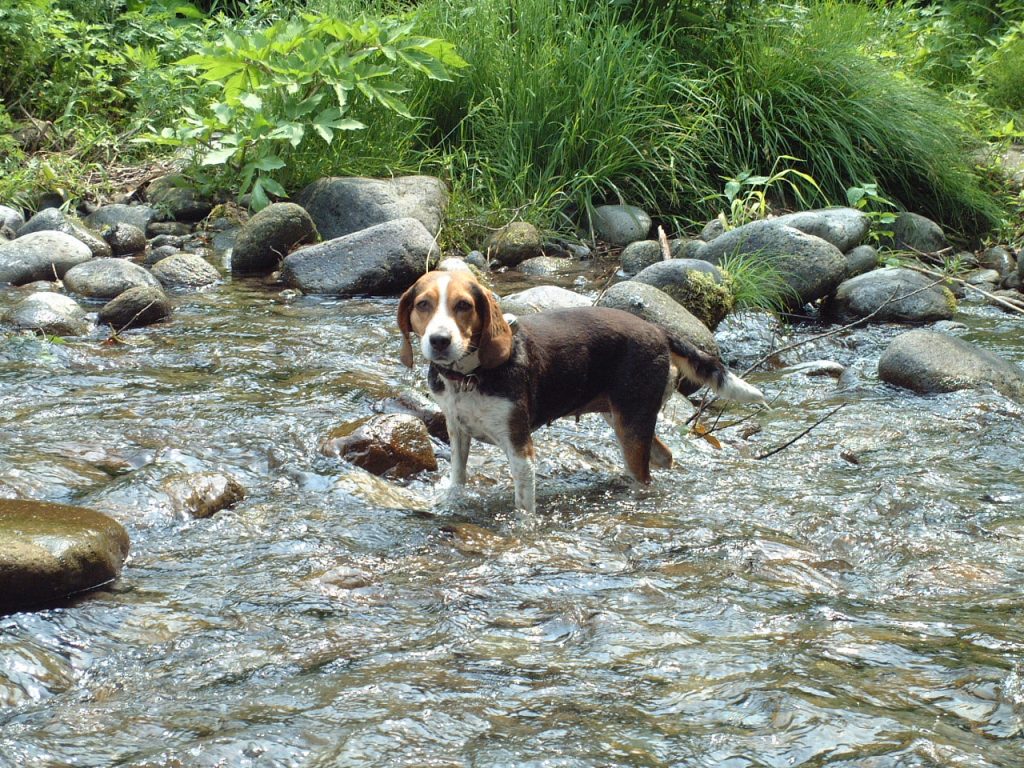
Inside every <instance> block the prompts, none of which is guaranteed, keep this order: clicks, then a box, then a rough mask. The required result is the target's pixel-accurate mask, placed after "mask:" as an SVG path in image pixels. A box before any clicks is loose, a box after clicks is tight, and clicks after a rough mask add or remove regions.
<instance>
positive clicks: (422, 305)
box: [416, 299, 430, 312]
mask: <svg viewBox="0 0 1024 768" xmlns="http://www.w3.org/2000/svg"><path fill="white" fill-rule="evenodd" d="M416 309H417V310H418V311H420V312H429V311H430V302H429V301H428V300H427V299H420V300H419V301H417V302H416Z"/></svg>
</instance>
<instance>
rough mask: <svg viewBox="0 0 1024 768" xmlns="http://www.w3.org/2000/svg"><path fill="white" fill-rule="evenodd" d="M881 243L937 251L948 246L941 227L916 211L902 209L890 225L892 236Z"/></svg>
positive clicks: (907, 248) (920, 250)
mask: <svg viewBox="0 0 1024 768" xmlns="http://www.w3.org/2000/svg"><path fill="white" fill-rule="evenodd" d="M882 244H883V245H885V246H888V247H889V248H894V249H896V250H910V251H917V252H920V253H937V252H938V251H943V250H945V249H947V248H949V241H948V240H946V235H945V233H944V232H943V231H942V227H940V226H939V225H938V224H936V223H935V222H934V221H932V220H931V219H929V218H926V217H924V216H921V215H920V214H917V213H910V212H909V211H903V212H902V213H900V214H899V215H898V216H897V217H896V221H894V222H893V225H892V236H891V237H887V238H885V239H884V240H883V241H882Z"/></svg>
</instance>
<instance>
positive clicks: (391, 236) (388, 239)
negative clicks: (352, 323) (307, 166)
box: [281, 218, 439, 296]
mask: <svg viewBox="0 0 1024 768" xmlns="http://www.w3.org/2000/svg"><path fill="white" fill-rule="evenodd" d="M438 255H439V252H438V249H437V245H436V244H435V242H434V238H433V236H432V235H431V234H430V233H429V232H428V231H427V230H426V229H425V228H424V227H423V225H422V224H421V223H420V222H419V221H418V220H416V219H411V218H410V219H398V220H396V221H389V222H387V223H385V224H378V225H377V226H375V227H370V228H369V229H364V230H362V231H360V232H356V233H355V234H352V235H347V236H346V237H339V238H337V239H336V240H328V241H327V242H325V243H318V244H316V245H312V246H309V247H307V248H302V249H300V250H298V251H295V252H294V253H291V254H290V255H289V256H288V257H287V258H286V259H285V260H284V264H283V265H282V267H281V277H282V279H283V280H284V282H285V283H286V284H287V285H289V286H291V287H293V288H298V289H299V290H301V291H303V292H304V293H319V294H331V295H339V296H351V295H356V294H371V295H388V294H395V293H400V292H402V291H404V290H405V289H406V288H408V287H409V286H410V285H412V284H413V282H415V280H416V278H417V277H419V276H420V275H421V274H423V270H424V265H426V264H427V263H429V262H430V261H433V260H435V259H436V258H437V257H438Z"/></svg>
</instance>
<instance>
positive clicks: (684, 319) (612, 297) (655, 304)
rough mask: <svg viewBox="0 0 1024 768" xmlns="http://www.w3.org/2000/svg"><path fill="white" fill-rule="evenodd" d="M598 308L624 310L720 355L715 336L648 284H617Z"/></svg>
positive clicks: (689, 390) (691, 388)
mask: <svg viewBox="0 0 1024 768" xmlns="http://www.w3.org/2000/svg"><path fill="white" fill-rule="evenodd" d="M597 305H598V306H600V307H613V308H615V309H621V310H624V311H626V312H629V313H631V314H634V315H636V316H637V317H642V318H643V319H644V320H647V321H648V322H650V323H654V324H655V325H660V326H661V327H662V328H664V329H665V330H666V331H668V332H669V333H671V334H673V335H674V336H678V337H679V338H681V339H684V340H686V341H689V342H690V343H691V344H693V345H694V346H695V347H697V348H698V349H701V350H703V351H704V352H707V353H708V354H711V355H715V356H716V357H717V356H718V354H719V352H718V344H717V343H715V337H714V335H712V333H711V331H709V330H708V329H707V326H705V325H704V324H703V323H702V322H701V321H700V320H698V319H697V318H696V317H694V316H693V315H692V314H690V313H689V312H688V311H687V310H686V308H685V307H684V306H683V305H682V304H680V303H679V302H677V301H676V300H675V299H673V298H672V297H671V296H669V295H668V294H667V293H665V292H664V291H661V290H659V289H658V288H655V287H654V286H653V285H648V284H647V283H638V282H637V281H635V280H624V281H623V282H621V283H616V284H615V285H613V286H612V287H611V288H609V289H608V290H607V291H605V292H604V295H603V296H601V298H600V300H598V302H597ZM697 389H699V387H696V386H686V385H685V384H684V386H683V387H681V388H680V391H682V392H683V393H684V394H690V393H692V392H696V391H697Z"/></svg>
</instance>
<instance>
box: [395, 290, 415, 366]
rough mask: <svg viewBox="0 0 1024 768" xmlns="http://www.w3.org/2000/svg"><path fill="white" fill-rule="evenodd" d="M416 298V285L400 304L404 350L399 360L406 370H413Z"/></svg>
mask: <svg viewBox="0 0 1024 768" xmlns="http://www.w3.org/2000/svg"><path fill="white" fill-rule="evenodd" d="M415 298H416V283H414V284H413V285H412V287H410V288H409V290H407V291H406V292H405V293H403V294H402V298H401V299H400V300H399V302H398V330H400V331H401V332H402V349H401V351H400V352H399V353H398V359H399V360H401V361H402V365H404V366H405V367H406V368H412V362H413V361H412V342H411V341H410V340H409V334H410V333H412V303H413V300H414V299H415Z"/></svg>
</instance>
